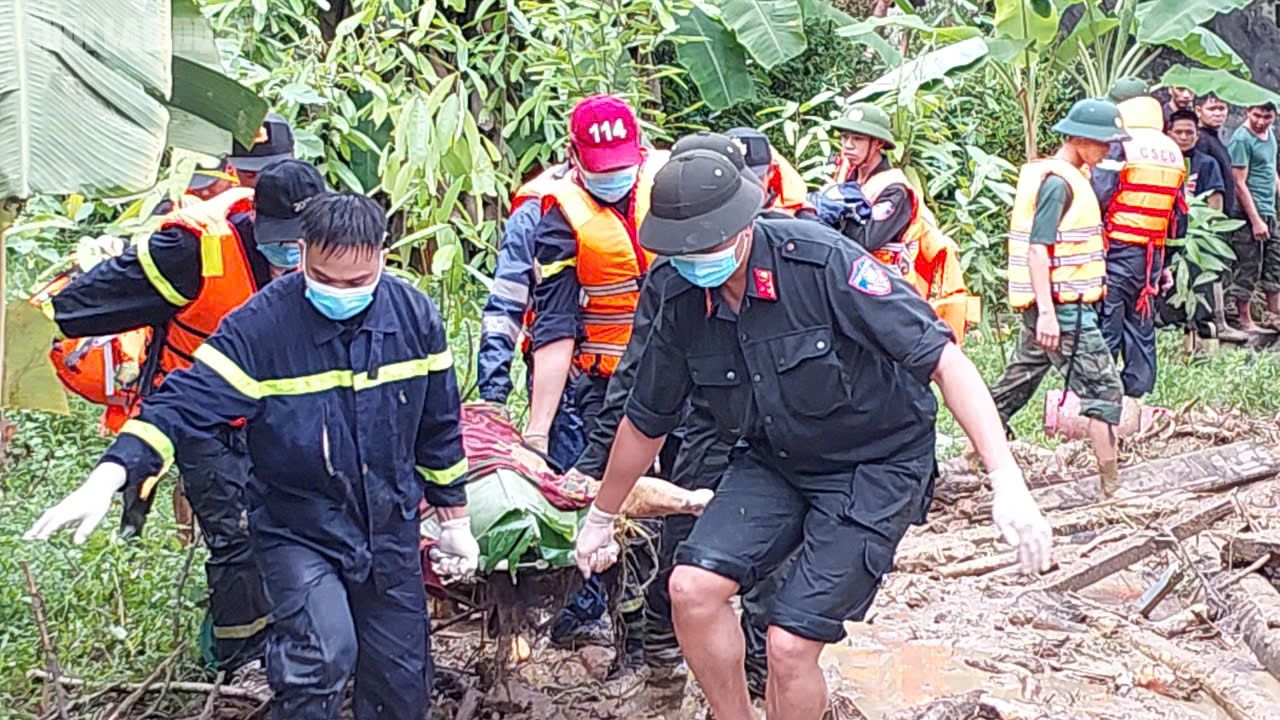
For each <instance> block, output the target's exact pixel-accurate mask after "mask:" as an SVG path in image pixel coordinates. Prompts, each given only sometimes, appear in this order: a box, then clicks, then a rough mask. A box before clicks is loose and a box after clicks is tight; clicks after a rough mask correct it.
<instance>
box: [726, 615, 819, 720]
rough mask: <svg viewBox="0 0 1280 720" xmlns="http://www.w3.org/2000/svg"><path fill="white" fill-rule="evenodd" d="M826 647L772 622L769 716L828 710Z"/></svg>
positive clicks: (779, 719)
mask: <svg viewBox="0 0 1280 720" xmlns="http://www.w3.org/2000/svg"><path fill="white" fill-rule="evenodd" d="M822 648H823V643H821V642H819V641H817V640H809V639H807V638H802V637H800V636H799V635H796V634H794V633H791V632H788V631H786V630H783V629H782V628H780V627H777V626H773V625H770V626H769V680H768V686H767V691H766V692H767V695H766V699H765V717H766V718H768V720H819V718H821V717H822V713H824V712H826V710H827V680H826V678H824V677H823V676H822V669H821V668H819V667H818V656H819V655H821V654H822ZM717 717H718V716H717Z"/></svg>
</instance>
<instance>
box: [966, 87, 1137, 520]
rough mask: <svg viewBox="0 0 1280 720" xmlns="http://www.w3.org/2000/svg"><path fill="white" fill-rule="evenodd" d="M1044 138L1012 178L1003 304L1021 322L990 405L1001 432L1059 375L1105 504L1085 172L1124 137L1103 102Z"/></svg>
mask: <svg viewBox="0 0 1280 720" xmlns="http://www.w3.org/2000/svg"><path fill="white" fill-rule="evenodd" d="M1053 129H1054V131H1055V132H1058V133H1060V134H1062V135H1065V136H1066V138H1067V139H1066V142H1065V143H1064V144H1063V146H1062V148H1061V149H1059V150H1058V152H1057V153H1055V154H1054V155H1053V156H1052V157H1048V158H1043V159H1040V160H1033V161H1031V162H1029V163H1027V164H1026V165H1024V166H1023V167H1022V171H1021V173H1020V175H1019V177H1018V189H1017V194H1016V196H1015V199H1014V205H1013V220H1012V223H1011V228H1010V232H1009V302H1010V304H1011V305H1013V308H1014V309H1015V310H1018V311H1020V312H1021V313H1022V331H1021V333H1020V336H1019V339H1018V348H1017V355H1016V356H1015V357H1014V359H1013V361H1012V362H1010V363H1009V365H1008V366H1007V367H1006V368H1005V372H1004V375H1003V377H1001V378H1000V380H999V381H997V382H996V383H995V385H994V386H992V388H991V396H992V397H993V398H994V399H995V401H996V408H997V409H998V410H999V412H1000V419H1001V420H1002V421H1003V422H1004V423H1005V426H1006V427H1007V426H1008V424H1009V418H1010V417H1011V416H1012V415H1013V414H1014V413H1015V412H1017V411H1018V410H1020V409H1022V407H1023V406H1024V405H1026V404H1027V402H1028V401H1029V400H1030V399H1031V396H1032V395H1033V394H1034V393H1035V391H1036V388H1037V387H1038V386H1039V385H1040V381H1041V380H1042V379H1043V378H1044V375H1045V373H1046V372H1048V370H1049V368H1050V367H1053V368H1056V369H1057V370H1058V371H1059V372H1061V373H1062V374H1063V375H1064V376H1065V377H1066V386H1067V389H1068V390H1070V391H1071V392H1073V393H1075V395H1076V396H1077V397H1078V398H1079V402H1080V414H1081V415H1082V416H1084V417H1086V418H1088V419H1089V427H1088V433H1089V439H1090V440H1091V441H1092V443H1093V450H1094V455H1095V457H1096V458H1097V460H1098V470H1099V476H1100V478H1101V484H1102V493H1103V495H1104V496H1107V497H1109V496H1111V495H1112V494H1113V493H1114V492H1115V491H1116V489H1117V487H1118V485H1119V482H1118V477H1117V471H1116V445H1115V434H1114V433H1113V432H1112V427H1113V426H1114V425H1116V424H1117V423H1119V422H1120V408H1121V398H1122V395H1123V390H1122V387H1121V384H1120V375H1119V373H1117V372H1116V366H1115V363H1114V361H1113V360H1112V358H1111V353H1110V351H1109V350H1108V348H1107V343H1106V341H1105V340H1104V339H1103V337H1102V331H1101V330H1100V329H1099V325H1098V312H1097V309H1096V306H1097V305H1100V301H1101V300H1102V298H1103V297H1104V296H1105V295H1106V273H1107V269H1106V268H1107V265H1106V259H1105V258H1106V253H1105V250H1104V247H1103V238H1102V211H1101V209H1100V208H1099V206H1098V199H1097V197H1096V196H1095V195H1094V193H1093V188H1092V187H1091V186H1090V184H1089V178H1088V177H1087V176H1086V172H1087V169H1088V168H1091V167H1093V166H1094V165H1096V164H1097V163H1098V162H1099V161H1101V160H1102V159H1103V158H1105V157H1106V155H1107V151H1108V148H1109V146H1110V144H1111V143H1112V142H1115V141H1118V140H1127V139H1128V138H1129V135H1128V133H1127V132H1126V131H1125V129H1124V127H1123V123H1122V122H1121V120H1120V114H1119V112H1118V111H1117V110H1116V106H1115V105H1114V104H1112V103H1111V102H1109V101H1107V100H1081V101H1080V102H1078V103H1076V104H1075V105H1074V106H1073V107H1072V108H1071V111H1070V113H1068V115H1067V117H1066V119H1064V120H1063V121H1062V122H1059V123H1058V124H1057V125H1055V126H1054V128H1053ZM1065 399H1066V398H1065V395H1064V400H1065ZM1060 407H1061V405H1060V404H1059V406H1058V407H1050V408H1048V409H1047V411H1048V412H1049V413H1056V412H1057V411H1058V410H1059V408H1060Z"/></svg>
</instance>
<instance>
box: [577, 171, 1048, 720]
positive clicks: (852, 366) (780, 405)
mask: <svg viewBox="0 0 1280 720" xmlns="http://www.w3.org/2000/svg"><path fill="white" fill-rule="evenodd" d="M763 199H764V193H763V191H762V190H761V188H760V186H759V185H757V184H753V183H750V182H747V181H744V180H743V179H742V176H741V175H740V174H739V172H738V171H737V170H736V169H735V168H734V166H733V164H732V163H730V162H729V161H728V160H727V159H725V158H724V157H723V156H721V155H719V154H717V153H713V152H710V151H706V150H696V151H693V152H689V153H686V154H684V155H681V156H680V157H677V158H673V159H672V160H671V162H669V163H668V164H667V165H666V166H665V167H664V168H663V169H662V170H660V171H659V172H658V174H657V177H656V178H655V180H654V185H653V192H652V200H651V210H650V214H649V216H648V218H647V219H646V220H645V222H644V225H643V226H642V228H641V231H640V238H639V240H640V242H641V244H642V245H643V246H644V247H645V248H646V249H648V250H650V251H651V252H655V253H658V254H660V255H663V256H667V257H668V258H669V260H668V261H667V262H663V263H658V264H657V265H656V266H655V267H654V268H653V270H652V272H651V273H650V276H649V278H648V282H647V283H646V285H645V289H644V293H645V295H646V302H656V303H658V304H659V305H660V310H659V312H658V314H657V319H656V320H655V321H654V323H653V325H652V329H651V331H650V332H649V333H648V335H647V336H645V337H637V339H636V343H643V347H642V348H640V349H638V350H637V351H636V352H638V353H639V355H640V359H639V360H638V364H637V367H636V371H635V372H636V376H635V382H634V386H633V388H632V390H631V394H630V397H629V398H628V400H627V402H626V410H625V417H624V419H623V420H622V421H621V423H620V424H619V427H618V432H617V436H616V438H615V440H614V443H613V448H612V450H611V453H610V456H609V461H608V466H607V469H606V470H605V474H604V478H603V484H602V486H601V488H600V491H599V494H598V495H597V496H596V500H595V502H594V503H593V504H592V506H591V508H590V509H589V511H588V513H587V518H586V520H585V521H584V524H583V527H582V530H581V531H580V532H579V535H578V540H577V548H576V552H577V558H578V565H579V568H580V569H581V570H582V571H583V572H584V573H587V572H592V571H596V572H598V571H600V570H601V569H602V568H603V567H606V566H607V565H608V564H609V563H610V562H612V561H613V559H614V558H616V555H617V548H616V543H615V542H614V540H613V536H614V520H615V516H616V513H617V511H618V508H619V507H620V506H621V503H622V501H623V499H624V498H625V497H626V495H627V493H628V492H629V491H630V489H631V487H632V485H633V484H634V482H635V480H636V478H637V477H638V476H639V475H640V474H641V473H643V472H644V471H645V469H646V468H647V467H648V465H649V463H650V462H651V461H652V458H653V456H654V454H655V453H656V452H657V450H658V448H659V447H660V445H661V443H662V438H663V436H664V435H665V434H666V433H668V432H670V431H671V430H673V429H674V428H675V427H676V426H677V425H678V424H679V422H680V420H681V417H682V415H683V412H684V408H685V403H686V401H691V402H693V403H694V404H695V406H698V407H702V408H705V409H706V410H707V411H708V412H709V413H710V414H711V416H713V417H714V419H715V425H716V428H717V429H718V430H719V432H720V434H721V436H722V437H723V438H725V439H727V440H733V439H742V440H743V441H745V444H746V447H745V448H744V449H740V450H737V451H735V452H734V454H733V456H732V458H731V460H730V464H729V468H728V470H727V471H726V473H725V474H724V477H723V479H722V480H721V481H720V486H719V489H718V490H717V491H716V495H715V498H714V499H713V500H712V501H711V503H710V505H708V507H707V509H706V510H705V511H704V512H703V514H702V516H701V517H700V518H699V519H698V521H697V523H696V524H695V526H694V530H693V533H692V535H691V536H690V537H689V539H688V540H687V541H685V542H684V543H683V544H681V545H680V547H679V548H678V549H677V550H676V563H677V565H676V568H675V570H674V571H673V572H672V575H671V581H670V590H671V598H672V603H673V606H674V613H675V615H674V619H675V628H676V636H677V637H678V638H679V640H680V647H681V649H682V650H683V651H684V654H685V657H686V659H687V660H688V662H689V666H690V668H691V669H692V670H693V673H694V674H695V675H696V676H697V678H698V681H699V684H700V685H701V686H702V688H703V690H704V692H705V693H706V695H707V699H708V702H709V704H710V705H711V708H712V711H713V712H714V713H715V716H716V717H717V718H721V720H748V719H749V718H752V717H753V713H752V710H751V706H750V701H749V698H748V694H747V687H746V678H745V674H744V672H743V652H744V651H743V636H742V631H741V629H740V628H739V627H738V618H737V617H736V615H735V614H734V611H733V608H732V606H731V605H730V604H729V600H730V598H732V596H733V595H734V594H735V593H736V592H738V590H739V589H740V588H741V587H749V586H751V585H752V584H754V583H755V582H757V581H758V580H759V579H760V578H761V577H763V576H764V575H765V574H767V573H768V572H770V571H771V570H773V569H774V568H775V567H777V566H778V564H780V563H781V562H782V561H783V559H784V558H786V557H787V556H789V555H791V554H792V553H793V552H796V553H799V555H798V556H797V558H796V560H795V562H794V564H793V565H792V566H791V568H790V569H789V571H788V572H787V574H786V577H785V578H784V579H783V581H782V582H781V583H780V589H779V591H778V592H777V594H776V595H774V596H773V597H772V598H771V602H770V606H769V620H770V625H769V631H768V655H769V678H768V688H767V700H766V706H767V709H768V717H769V718H772V719H773V720H781V719H782V718H787V719H788V720H817V718H819V717H820V716H821V715H822V714H823V711H824V710H825V709H826V708H827V692H826V685H825V682H824V680H823V676H822V673H821V671H820V669H819V667H818V655H819V653H820V652H821V651H822V648H823V646H824V644H826V643H830V642H836V641H838V640H840V639H841V638H842V637H844V627H843V622H844V621H845V620H857V619H861V618H862V617H863V616H864V615H865V613H866V611H867V608H868V607H869V606H870V604H871V601H872V599H873V598H874V596H875V590H876V587H877V585H878V583H879V580H880V578H881V577H882V576H883V575H884V574H885V573H887V572H888V571H889V570H890V568H891V567H892V562H893V553H894V551H895V549H896V547H897V544H898V541H899V540H900V539H901V537H902V535H903V533H905V532H906V529H907V526H908V525H909V524H911V523H913V522H918V521H920V520H922V519H923V518H924V516H925V512H926V510H927V508H928V505H929V501H930V499H931V484H932V478H933V476H934V474H935V468H936V464H935V461H934V454H933V453H934V438H935V420H936V411H937V403H936V401H935V399H934V395H933V392H932V390H931V388H930V386H929V382H930V380H931V379H932V380H933V381H935V382H937V383H938V385H939V388H940V389H941V391H942V396H943V398H944V399H945V400H946V402H947V405H948V407H950V408H951V410H952V412H953V413H954V414H955V416H956V417H957V420H958V421H959V423H960V425H961V427H963V428H964V429H965V431H966V432H967V433H968V434H969V435H970V437H971V438H972V439H973V441H974V443H975V445H976V446H977V447H978V448H979V452H980V453H981V454H982V457H983V460H984V461H985V462H986V466H987V467H988V468H991V469H992V472H991V480H992V486H993V489H994V494H995V497H994V502H993V519H994V521H995V523H996V525H997V526H998V527H1000V528H1001V530H1002V532H1003V534H1004V536H1005V538H1006V540H1008V541H1010V542H1011V543H1014V544H1016V545H1017V546H1018V550H1019V554H1020V556H1021V559H1022V564H1023V568H1024V570H1027V571H1030V572H1043V571H1045V570H1047V569H1048V565H1049V544H1050V534H1049V527H1048V524H1047V523H1046V522H1045V520H1044V517H1043V516H1042V515H1041V514H1040V511H1039V509H1038V508H1037V507H1036V505H1035V502H1034V500H1033V499H1032V497H1031V494H1030V492H1029V491H1028V490H1027V487H1026V484H1025V483H1024V482H1023V479H1022V472H1021V470H1019V468H1018V466H1017V464H1016V462H1015V461H1014V459H1013V456H1012V454H1011V453H1010V452H1009V448H1008V444H1007V443H1006V441H1005V438H1004V435H1003V433H1002V431H1001V426H1000V423H999V417H998V415H997V414H996V409H995V405H994V403H993V402H992V400H991V398H990V396H989V395H988V394H987V392H986V390H985V385H984V384H983V382H982V378H981V376H980V375H979V374H978V371H977V370H976V369H975V368H974V366H973V364H972V363H970V362H969V360H968V359H967V358H965V356H964V354H963V353H962V352H960V350H959V349H958V348H957V347H956V346H955V344H954V342H952V336H951V333H950V330H949V329H948V328H947V326H946V324H945V323H943V322H942V321H940V320H938V318H937V317H936V315H934V313H933V311H932V310H931V309H930V307H929V305H928V303H926V302H925V301H924V300H923V299H921V298H920V296H919V294H918V293H917V292H916V291H915V290H914V289H913V288H912V287H911V286H910V285H908V284H907V283H906V282H904V281H903V280H901V279H900V278H897V277H894V276H892V275H891V273H889V272H888V271H887V270H886V269H885V268H884V267H883V266H882V265H880V264H879V263H878V262H877V261H876V260H875V259H874V258H873V257H871V255H870V254H869V253H867V252H866V251H864V250H862V249H861V248H858V247H855V246H853V245H851V244H850V243H848V242H847V241H846V240H845V239H844V237H843V236H842V235H839V234H837V233H835V232H834V231H832V230H830V229H829V228H825V227H823V226H821V225H820V224H818V223H813V222H808V221H803V220H766V219H756V216H757V214H758V213H759V209H760V206H761V203H762V201H763Z"/></svg>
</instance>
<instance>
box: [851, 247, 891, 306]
mask: <svg viewBox="0 0 1280 720" xmlns="http://www.w3.org/2000/svg"><path fill="white" fill-rule="evenodd" d="M849 287H851V288H853V289H854V290H857V291H859V292H864V293H866V294H868V295H875V296H876V297H880V296H882V295H888V294H889V293H890V292H892V291H893V283H891V282H889V274H888V273H886V272H885V270H884V266H883V265H881V264H880V263H879V262H877V261H876V260H874V259H872V258H871V257H868V256H866V255H863V256H862V257H860V258H858V259H857V260H854V261H853V268H852V269H851V270H850V271H849Z"/></svg>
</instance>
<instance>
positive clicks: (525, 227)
mask: <svg viewBox="0 0 1280 720" xmlns="http://www.w3.org/2000/svg"><path fill="white" fill-rule="evenodd" d="M541 220H542V207H541V205H539V203H538V201H537V200H526V201H525V202H524V203H523V204H521V205H520V207H518V208H516V210H515V212H513V213H511V217H509V218H508V219H507V226H506V229H505V230H504V231H503V233H502V242H501V243H500V244H499V245H498V261H497V266H496V267H495V268H494V272H493V286H492V287H491V288H490V289H489V299H488V301H486V302H485V305H484V321H483V325H482V330H481V333H480V353H479V355H478V356H477V365H478V368H477V371H478V377H479V391H480V397H481V398H482V399H484V400H487V401H489V402H494V403H498V404H500V405H505V404H506V402H507V397H508V396H510V395H511V389H512V383H511V359H512V357H513V356H514V355H515V351H516V343H517V342H518V340H519V337H520V330H521V327H522V326H523V324H524V314H525V311H526V310H528V309H529V308H530V307H531V306H532V299H531V293H532V288H533V287H534V285H536V284H537V283H536V279H535V277H534V269H533V235H534V232H533V231H534V230H535V229H537V227H538V223H539V221H541ZM530 360H531V358H530V356H528V355H526V356H525V366H526V367H528V366H529V364H530V362H529V361H530ZM528 382H529V384H532V382H533V374H532V373H529V375H528ZM547 444H548V452H547V454H548V455H550V456H551V460H552V461H554V462H555V464H556V465H558V466H559V467H558V469H559V470H567V469H568V468H570V467H573V464H574V463H575V462H576V461H577V460H578V455H580V454H581V453H582V446H583V444H584V438H583V428H582V418H581V417H580V416H579V415H578V412H577V409H576V408H575V406H574V402H573V394H572V393H571V392H568V388H566V392H565V393H564V395H563V396H562V397H561V399H560V409H559V411H558V412H556V416H555V418H554V419H553V420H552V421H551V431H550V432H549V433H548V437H547Z"/></svg>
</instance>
